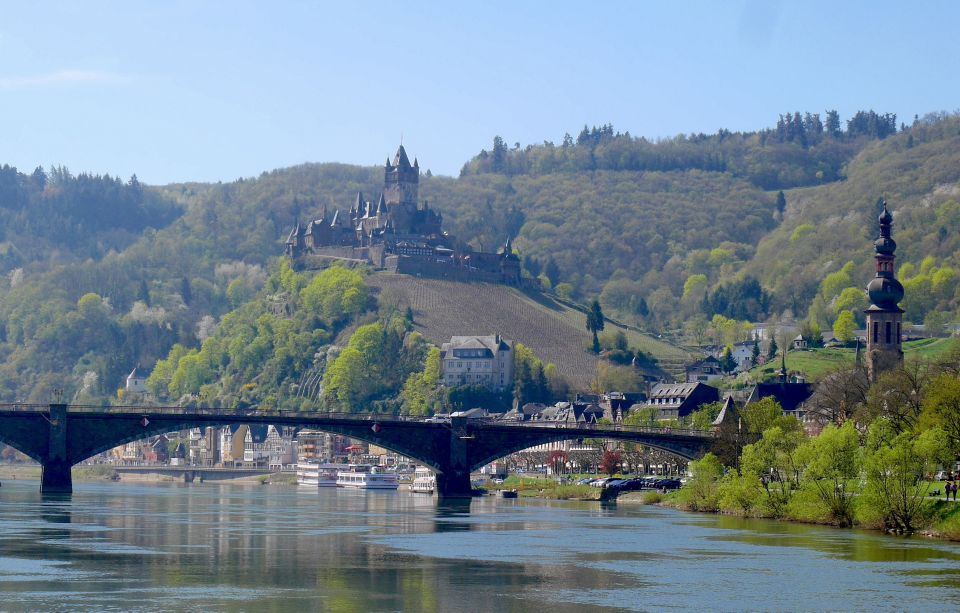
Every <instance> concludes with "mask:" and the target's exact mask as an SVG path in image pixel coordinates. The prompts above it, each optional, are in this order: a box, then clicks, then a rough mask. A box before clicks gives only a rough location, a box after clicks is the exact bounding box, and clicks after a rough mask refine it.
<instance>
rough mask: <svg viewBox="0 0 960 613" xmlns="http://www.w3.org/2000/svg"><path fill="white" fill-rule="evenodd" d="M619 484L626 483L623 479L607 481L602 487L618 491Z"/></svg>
mask: <svg viewBox="0 0 960 613" xmlns="http://www.w3.org/2000/svg"><path fill="white" fill-rule="evenodd" d="M621 483H626V480H625V479H608V480H607V482H606V483H604V484H603V487H605V488H608V489H619V488H620V484H621Z"/></svg>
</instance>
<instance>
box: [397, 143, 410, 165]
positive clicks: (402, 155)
mask: <svg viewBox="0 0 960 613" xmlns="http://www.w3.org/2000/svg"><path fill="white" fill-rule="evenodd" d="M393 165H394V166H399V167H400V168H410V158H408V157H407V151H406V150H405V149H404V148H403V145H400V148H399V149H397V155H396V156H394V158H393Z"/></svg>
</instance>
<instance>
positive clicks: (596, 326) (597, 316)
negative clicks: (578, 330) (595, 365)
mask: <svg viewBox="0 0 960 613" xmlns="http://www.w3.org/2000/svg"><path fill="white" fill-rule="evenodd" d="M603 328H604V322H603V310H602V309H601V308H600V301H599V300H597V299H596V298H594V299H593V302H591V303H590V310H589V312H587V330H588V331H590V332H592V333H593V352H594V353H600V339H598V338H597V333H598V332H602V331H603Z"/></svg>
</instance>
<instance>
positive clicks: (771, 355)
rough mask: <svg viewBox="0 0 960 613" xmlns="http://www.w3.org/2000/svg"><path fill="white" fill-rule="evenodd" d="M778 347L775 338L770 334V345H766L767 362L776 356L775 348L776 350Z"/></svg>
mask: <svg viewBox="0 0 960 613" xmlns="http://www.w3.org/2000/svg"><path fill="white" fill-rule="evenodd" d="M778 349H779V348H778V347H777V339H776V338H774V337H773V335H771V336H770V345H769V346H768V347H767V361H768V362H769V361H771V360H773V359H775V358H776V357H777V350H778Z"/></svg>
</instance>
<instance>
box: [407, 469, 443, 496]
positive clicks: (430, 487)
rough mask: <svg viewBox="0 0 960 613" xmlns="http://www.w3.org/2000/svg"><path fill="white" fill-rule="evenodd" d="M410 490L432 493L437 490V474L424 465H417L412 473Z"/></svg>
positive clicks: (419, 492)
mask: <svg viewBox="0 0 960 613" xmlns="http://www.w3.org/2000/svg"><path fill="white" fill-rule="evenodd" d="M410 491H411V492H415V493H417V494H432V493H434V492H435V491H437V476H436V475H435V474H434V473H433V471H432V470H430V469H429V468H427V467H426V466H418V467H417V470H416V471H414V473H413V483H411V484H410Z"/></svg>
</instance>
